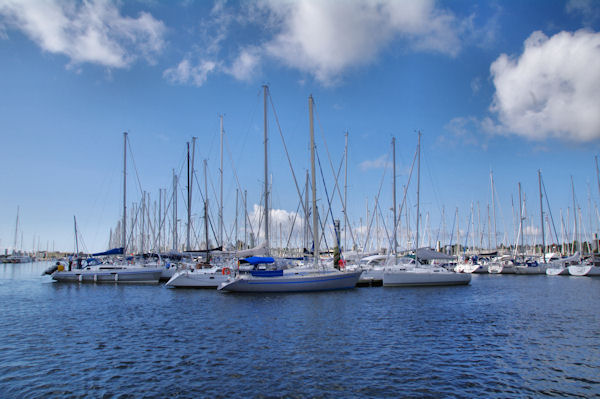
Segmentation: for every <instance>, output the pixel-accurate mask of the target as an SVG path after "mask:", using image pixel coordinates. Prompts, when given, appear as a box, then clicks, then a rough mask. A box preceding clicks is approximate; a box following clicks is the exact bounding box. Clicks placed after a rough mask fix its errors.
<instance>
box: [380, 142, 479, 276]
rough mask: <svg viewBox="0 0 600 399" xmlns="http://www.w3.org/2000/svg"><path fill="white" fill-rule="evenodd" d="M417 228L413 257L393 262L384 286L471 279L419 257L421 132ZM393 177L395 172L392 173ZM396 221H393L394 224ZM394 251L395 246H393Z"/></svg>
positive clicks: (418, 150)
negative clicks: (411, 259)
mask: <svg viewBox="0 0 600 399" xmlns="http://www.w3.org/2000/svg"><path fill="white" fill-rule="evenodd" d="M417 156H418V158H417V159H418V161H417V229H416V239H415V259H414V261H412V262H410V263H402V264H395V265H393V267H390V268H388V269H386V270H384V272H383V286H384V287H405V286H439V285H466V284H469V282H470V281H471V274H470V273H456V272H454V271H449V270H447V269H446V268H444V267H442V266H438V265H432V264H424V263H422V262H421V261H422V260H423V261H426V260H425V259H420V258H419V253H420V251H419V190H420V184H421V183H420V181H421V132H419V142H418V145H417ZM394 178H395V174H394ZM395 224H396V221H394V226H395ZM394 252H395V248H394Z"/></svg>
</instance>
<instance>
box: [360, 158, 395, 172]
mask: <svg viewBox="0 0 600 399" xmlns="http://www.w3.org/2000/svg"><path fill="white" fill-rule="evenodd" d="M358 166H359V167H360V169H361V170H363V171H366V170H371V169H385V168H391V167H392V162H391V161H390V160H389V157H388V156H387V155H382V156H380V157H379V158H377V159H373V160H366V161H362V162H361V163H360V164H359V165H358Z"/></svg>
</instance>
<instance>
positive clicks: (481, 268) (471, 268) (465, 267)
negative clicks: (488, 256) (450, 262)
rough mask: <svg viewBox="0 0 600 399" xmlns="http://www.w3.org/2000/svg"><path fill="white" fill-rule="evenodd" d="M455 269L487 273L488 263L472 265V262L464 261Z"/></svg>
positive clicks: (463, 271)
mask: <svg viewBox="0 0 600 399" xmlns="http://www.w3.org/2000/svg"><path fill="white" fill-rule="evenodd" d="M454 271H455V272H457V273H487V272H488V266H487V265H472V264H470V263H462V264H459V265H456V267H455V268H454Z"/></svg>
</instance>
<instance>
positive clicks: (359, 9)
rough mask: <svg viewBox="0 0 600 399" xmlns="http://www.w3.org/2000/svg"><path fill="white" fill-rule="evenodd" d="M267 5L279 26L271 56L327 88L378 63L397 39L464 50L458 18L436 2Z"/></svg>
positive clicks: (311, 0)
mask: <svg viewBox="0 0 600 399" xmlns="http://www.w3.org/2000/svg"><path fill="white" fill-rule="evenodd" d="M263 6H264V7H266V8H267V9H268V12H269V13H270V14H271V15H273V16H274V18H273V20H275V21H276V22H275V30H276V33H275V35H274V37H273V38H272V39H271V40H269V41H268V42H266V43H265V44H264V45H263V49H264V51H265V53H266V54H267V55H269V56H270V57H271V58H274V59H277V60H279V61H280V62H282V63H283V64H285V65H287V66H288V67H291V68H295V69H299V70H300V71H303V72H306V73H308V74H311V75H313V76H314V77H315V78H316V79H317V80H319V81H320V82H322V83H325V84H329V83H334V82H335V81H337V77H338V74H340V73H342V72H343V71H344V70H346V69H348V68H351V67H355V66H361V65H364V64H368V63H371V62H373V61H374V60H375V59H376V57H377V55H378V54H379V53H380V52H381V51H382V50H383V49H384V48H385V47H386V45H388V44H389V43H390V42H391V41H392V40H394V39H399V38H400V39H405V40H407V43H408V45H409V46H410V47H412V48H414V49H417V50H424V51H435V52H441V53H445V54H449V55H455V54H457V52H458V51H459V50H460V41H459V39H458V32H457V31H456V29H455V22H456V20H455V17H454V16H453V15H452V14H450V13H448V12H444V11H442V10H439V9H436V8H435V6H434V3H433V1H403V2H400V1H393V0H377V1H359V0H351V1H345V2H340V1H334V0H325V1H318V0H301V1H295V2H282V1H277V0H273V1H267V2H265V3H263Z"/></svg>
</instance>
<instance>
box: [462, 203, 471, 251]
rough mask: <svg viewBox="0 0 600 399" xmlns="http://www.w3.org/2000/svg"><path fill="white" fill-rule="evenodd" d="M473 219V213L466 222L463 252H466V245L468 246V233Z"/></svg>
mask: <svg viewBox="0 0 600 399" xmlns="http://www.w3.org/2000/svg"><path fill="white" fill-rule="evenodd" d="M472 217H473V212H471V214H470V215H469V221H468V222H467V234H466V235H465V246H464V248H465V249H464V251H463V252H466V251H467V245H468V244H469V232H470V231H471V218H472Z"/></svg>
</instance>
